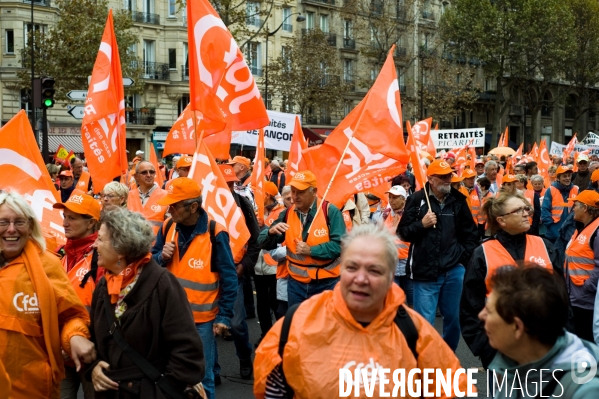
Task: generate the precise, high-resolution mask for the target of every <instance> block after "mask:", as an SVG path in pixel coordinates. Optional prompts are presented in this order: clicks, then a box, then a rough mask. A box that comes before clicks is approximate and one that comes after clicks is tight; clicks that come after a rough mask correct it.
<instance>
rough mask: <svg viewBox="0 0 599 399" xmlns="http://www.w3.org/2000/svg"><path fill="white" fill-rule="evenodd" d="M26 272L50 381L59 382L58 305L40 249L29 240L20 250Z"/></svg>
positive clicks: (60, 361)
mask: <svg viewBox="0 0 599 399" xmlns="http://www.w3.org/2000/svg"><path fill="white" fill-rule="evenodd" d="M22 257H23V260H24V261H25V268H26V269H27V274H29V278H30V279H31V283H32V284H33V289H34V290H35V293H36V294H37V296H38V306H39V308H40V315H41V317H42V330H43V332H44V343H45V344H46V348H47V351H48V360H49V361H50V367H51V368H52V381H53V382H54V384H59V383H60V381H61V380H62V378H63V376H64V374H63V369H64V362H63V358H62V354H61V349H60V330H59V328H58V306H57V304H56V298H55V297H54V289H53V288H52V284H50V280H49V279H48V276H47V275H46V271H45V270H44V266H43V265H42V261H41V259H40V249H39V247H38V246H37V245H36V244H35V243H34V242H33V241H31V240H29V241H27V244H25V248H24V249H23V252H22Z"/></svg>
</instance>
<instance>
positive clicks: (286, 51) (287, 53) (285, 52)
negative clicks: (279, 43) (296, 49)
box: [281, 46, 291, 72]
mask: <svg viewBox="0 0 599 399" xmlns="http://www.w3.org/2000/svg"><path fill="white" fill-rule="evenodd" d="M281 57H282V58H283V60H285V70H286V71H288V72H289V71H291V47H289V46H283V47H282V48H281Z"/></svg>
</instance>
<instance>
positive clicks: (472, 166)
mask: <svg viewBox="0 0 599 399" xmlns="http://www.w3.org/2000/svg"><path fill="white" fill-rule="evenodd" d="M468 153H469V154H470V169H472V170H475V169H476V168H475V166H476V150H475V149H474V147H469V148H468Z"/></svg>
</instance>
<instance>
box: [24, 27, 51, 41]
mask: <svg viewBox="0 0 599 399" xmlns="http://www.w3.org/2000/svg"><path fill="white" fill-rule="evenodd" d="M31 30H32V29H31V24H25V37H24V45H25V46H27V40H28V39H29V32H31ZM33 31H34V32H40V33H41V34H44V33H46V25H40V24H34V25H33Z"/></svg>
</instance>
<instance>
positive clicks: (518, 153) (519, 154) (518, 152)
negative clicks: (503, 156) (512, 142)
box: [514, 143, 524, 158]
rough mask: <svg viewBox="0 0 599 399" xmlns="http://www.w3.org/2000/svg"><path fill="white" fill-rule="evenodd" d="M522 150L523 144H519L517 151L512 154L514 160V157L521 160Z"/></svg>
mask: <svg viewBox="0 0 599 399" xmlns="http://www.w3.org/2000/svg"><path fill="white" fill-rule="evenodd" d="M523 148H524V143H522V144H520V147H518V151H516V153H515V154H514V158H516V157H520V158H522V149H523Z"/></svg>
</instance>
